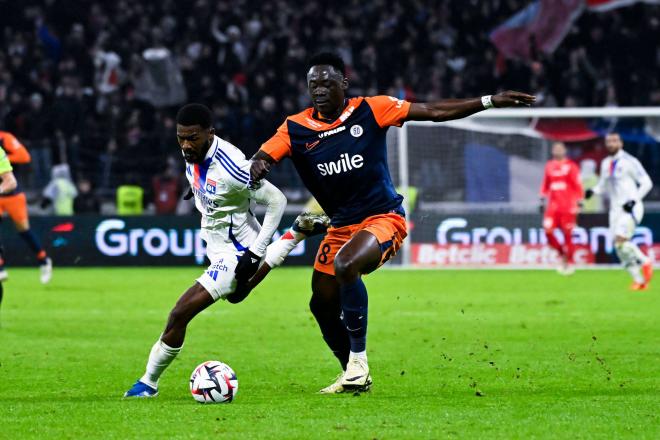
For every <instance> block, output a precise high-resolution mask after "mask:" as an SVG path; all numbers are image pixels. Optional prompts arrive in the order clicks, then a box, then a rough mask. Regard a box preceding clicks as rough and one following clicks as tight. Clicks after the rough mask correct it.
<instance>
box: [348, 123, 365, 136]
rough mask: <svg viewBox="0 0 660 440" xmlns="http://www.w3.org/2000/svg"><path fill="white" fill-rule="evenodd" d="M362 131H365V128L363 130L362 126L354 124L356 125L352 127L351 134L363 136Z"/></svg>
mask: <svg viewBox="0 0 660 440" xmlns="http://www.w3.org/2000/svg"><path fill="white" fill-rule="evenodd" d="M362 133H364V130H362V126H360V125H354V126H352V127H351V136H353V137H356V138H357V137H360V136H362Z"/></svg>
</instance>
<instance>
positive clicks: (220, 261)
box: [124, 104, 286, 397]
mask: <svg viewBox="0 0 660 440" xmlns="http://www.w3.org/2000/svg"><path fill="white" fill-rule="evenodd" d="M176 121H177V126H176V135H177V139H178V141H179V146H180V147H181V152H182V154H183V157H184V159H185V162H186V177H187V179H188V182H189V183H190V187H191V188H192V191H193V194H194V197H195V206H196V208H197V210H198V211H199V212H200V213H201V215H202V222H201V229H202V232H201V237H202V239H203V240H204V241H205V242H206V244H207V248H206V255H207V257H208V259H209V260H210V262H211V264H210V266H209V267H208V269H207V270H206V271H205V272H204V273H203V274H202V275H201V276H200V277H199V278H198V279H197V280H196V282H195V284H194V285H193V286H192V287H190V288H189V289H188V290H187V291H186V292H185V293H184V294H183V295H182V296H181V298H179V300H178V301H177V303H176V305H175V306H174V308H173V309H172V311H171V312H170V315H169V318H168V321H167V325H166V327H165V330H164V331H163V333H162V334H161V336H160V338H159V339H158V341H156V343H155V344H154V346H153V347H152V349H151V352H150V354H149V359H148V361H147V367H146V371H145V373H144V375H143V376H142V377H141V378H140V379H139V380H138V381H137V382H135V384H133V386H132V387H131V388H130V389H129V390H128V391H127V392H126V393H125V394H124V397H153V396H156V395H157V394H158V380H159V378H160V376H161V375H162V373H163V372H164V371H165V369H166V368H167V366H168V365H169V364H170V363H171V362H172V360H174V358H175V357H176V356H177V355H178V354H179V352H180V351H181V348H182V347H183V342H184V339H185V335H186V328H187V326H188V323H189V322H190V321H191V320H192V319H193V318H194V317H195V316H196V315H197V314H198V313H199V312H201V311H202V310H204V309H206V308H207V307H208V306H210V305H211V304H213V303H214V302H215V301H217V300H218V299H221V298H225V297H226V296H227V295H229V294H231V293H233V292H234V291H235V290H236V286H237V285H243V284H246V283H247V281H248V280H249V279H250V278H251V277H252V276H253V275H254V274H255V272H256V271H257V269H258V267H259V262H260V261H261V259H262V257H263V256H264V254H265V253H266V247H267V246H268V244H269V243H270V241H271V238H272V236H273V233H274V232H275V231H276V230H277V227H278V225H279V223H280V220H281V219H282V214H283V213H284V208H285V207H286V198H285V197H284V194H282V193H281V192H280V190H278V189H277V188H276V187H275V186H274V185H273V184H271V183H270V182H267V181H263V182H259V183H258V184H252V183H251V182H250V179H249V168H250V162H249V161H247V160H245V156H244V155H243V153H241V151H240V150H239V149H238V148H236V147H235V146H233V145H232V144H230V143H229V142H226V141H224V140H222V139H220V138H219V137H217V136H215V130H214V128H213V126H212V115H211V111H210V110H209V109H208V108H207V107H205V106H203V105H201V104H188V105H185V106H183V107H182V108H181V109H180V110H179V113H178V114H177V117H176ZM250 200H254V201H255V202H257V203H259V204H261V205H265V206H266V214H265V216H264V221H263V225H259V222H258V221H257V219H256V217H255V216H254V214H252V212H251V211H250Z"/></svg>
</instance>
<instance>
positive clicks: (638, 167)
mask: <svg viewBox="0 0 660 440" xmlns="http://www.w3.org/2000/svg"><path fill="white" fill-rule="evenodd" d="M633 172H634V173H635V180H636V181H637V197H638V198H639V200H642V199H643V198H644V197H646V195H647V194H648V193H649V191H651V189H652V188H653V181H652V180H651V177H650V176H649V174H648V173H647V172H646V170H645V169H644V167H643V166H642V164H641V163H639V160H637V159H635V162H634V170H633Z"/></svg>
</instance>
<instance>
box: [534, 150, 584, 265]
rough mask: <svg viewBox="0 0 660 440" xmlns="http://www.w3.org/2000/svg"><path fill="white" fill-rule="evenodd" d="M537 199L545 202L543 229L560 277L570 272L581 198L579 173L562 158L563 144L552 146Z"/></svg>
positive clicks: (570, 163) (575, 167)
mask: <svg viewBox="0 0 660 440" xmlns="http://www.w3.org/2000/svg"><path fill="white" fill-rule="evenodd" d="M541 197H542V198H545V199H546V200H547V203H546V204H545V213H544V214H543V229H544V230H545V236H546V238H547V239H548V244H549V245H550V246H551V247H552V248H553V249H555V250H556V251H557V252H558V253H559V256H560V257H561V259H562V263H561V265H560V266H559V268H558V269H557V271H558V272H559V273H560V274H562V275H570V274H572V273H573V271H574V269H573V267H572V264H573V251H574V249H575V246H574V245H573V236H572V233H573V228H575V220H576V218H577V214H578V202H579V201H580V200H581V199H582V198H583V197H584V192H583V191H582V183H581V182H580V170H579V168H578V166H577V164H576V163H575V162H573V161H572V160H570V159H568V158H567V157H566V145H564V143H563V142H555V143H553V144H552V159H551V160H549V161H548V163H547V164H546V165H545V174H544V175H543V182H542V183H541ZM555 228H558V229H559V230H561V232H562V234H563V235H564V240H563V244H562V243H560V242H559V240H557V237H556V236H555Z"/></svg>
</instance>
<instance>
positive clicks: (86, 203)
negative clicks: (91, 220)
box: [73, 178, 101, 214]
mask: <svg viewBox="0 0 660 440" xmlns="http://www.w3.org/2000/svg"><path fill="white" fill-rule="evenodd" d="M73 211H74V212H75V213H76V214H99V213H100V212H101V201H100V200H99V198H98V197H97V196H96V194H94V190H93V188H92V182H90V180H89V179H86V178H82V179H80V180H79V181H78V196H77V197H76V199H75V200H74V201H73Z"/></svg>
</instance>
